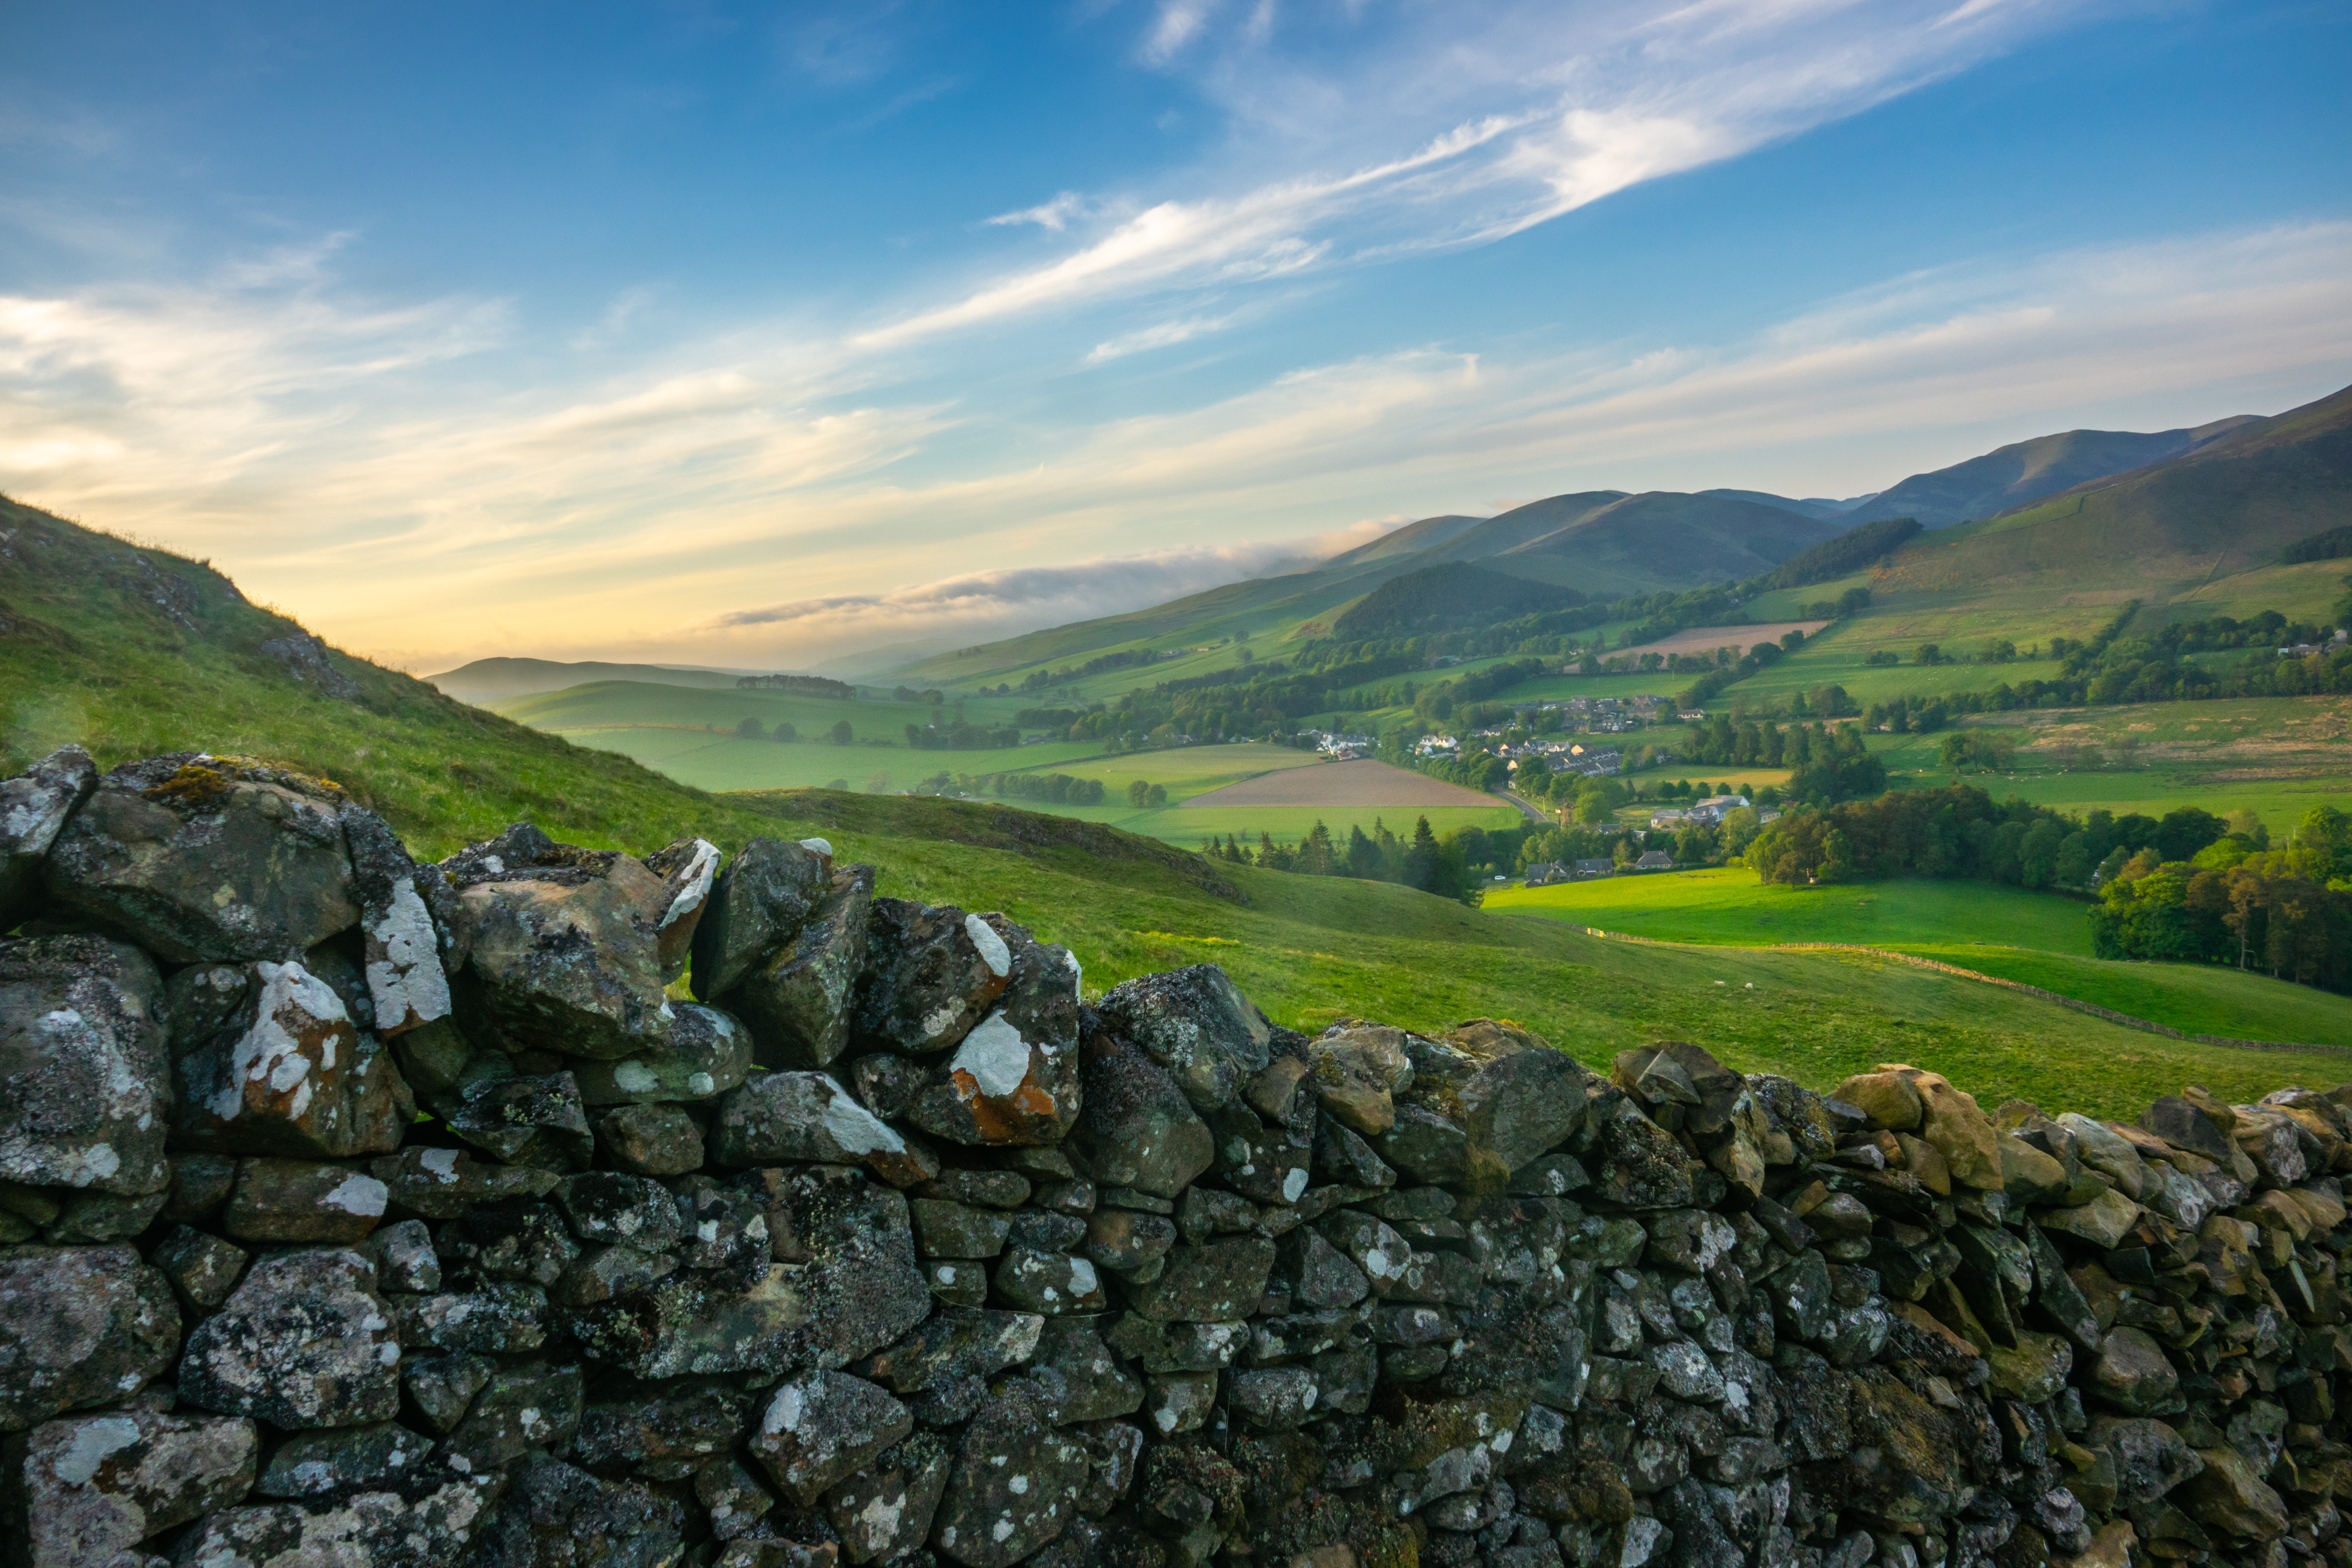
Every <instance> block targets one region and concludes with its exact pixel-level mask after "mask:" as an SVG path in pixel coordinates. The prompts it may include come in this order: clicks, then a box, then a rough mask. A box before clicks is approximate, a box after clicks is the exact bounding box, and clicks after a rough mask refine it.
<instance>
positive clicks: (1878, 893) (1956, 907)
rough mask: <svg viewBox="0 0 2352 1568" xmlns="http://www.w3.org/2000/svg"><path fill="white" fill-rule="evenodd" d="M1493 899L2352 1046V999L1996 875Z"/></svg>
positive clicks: (1527, 893)
mask: <svg viewBox="0 0 2352 1568" xmlns="http://www.w3.org/2000/svg"><path fill="white" fill-rule="evenodd" d="M1485 907H1486V908H1487V909H1489V910H1496V911H1497V912H1500V913H1513V914H1518V915H1521V916H1535V917H1538V918H1540V919H1544V920H1550V921H1568V922H1572V923H1574V924H1576V925H1580V926H1589V927H1594V928H1597V929H1599V930H1601V931H1618V932H1622V933H1624V934H1627V935H1631V936H1641V937H1648V938H1651V939H1652V940H1654V941H1660V942H1693V943H1705V944H1708V945H1723V946H1737V947H1770V946H1777V945H1780V944H1786V943H1797V942H1852V943H1855V944H1858V945H1862V946H1868V947H1882V948H1888V949H1892V950H1894V951H1895V952H1909V953H1916V954H1917V955H1919V956H1921V957H1924V958H1933V959H1936V960H1938V961H1940V962H1942V963H1951V964H1957V965H1958V966H1959V967H1961V968H1963V969H1973V970H1975V971H1977V972H1978V973H1983V974H1992V975H1998V976H2000V978H2002V979H2005V980H2015V981H2019V982H2021V983H2022V984H2028V985H2038V986H2041V987H2042V989H2044V990H2047V991H2054V992H2056V993H2058V994H2060V995H2062V996H2072V997H2074V998H2075V999H2077V1000H2079V1001H2084V1002H2090V1003H2093V1004H2095V1005H2098V1006H2102V1007H2109V1008H2112V1009H2114V1010H2115V1011H2116V1012H2118V1013H2123V1014H2126V1015H2128V1016H2132V1017H2135V1018H2146V1019H2147V1020H2149V1021H2150V1022H2152V1023H2158V1024H2162V1025H2165V1026H2167V1027H2169V1028H2175V1029H2179V1030H2182V1031H2184V1032H2186V1033H2189V1034H2202V1035H2222V1036H2227V1037H2232V1038H2237V1039H2253V1040H2282V1041H2287V1042H2292V1043H2295V1044H2305V1045H2329V1046H2352V997H2343V996H2335V995H2330V994H2327V993H2326V992H2323V991H2314V990H2312V989H2311V988H2310V987H2308V986H2302V985H2293V984H2287V983H2285V982H2284V981H2277V980H2273V979H2271V978H2269V977H2268V976H2266V975H2263V974H2252V973H2238V972H2237V971H2235V970H2227V969H2212V968H2207V967H2205V966H2203V965H2200V964H2185V963H2113V962H2109V961H2105V960H2101V959H2096V958H2094V957H2092V956H2091V930H2090V922H2089V921H2088V919H2087V918H2086V912H2087V906H2086V905H2084V904H2082V903H2079V902H2076V901H2074V900H2069V899H2063V898H2060V897H2057V896H2054V895H2052V894H2047V893H2029V892H2024V891H2021V890H2020V889H2014V888H2002V887H1996V886H1993V885H1991V884H1989V883H1984V882H1967V881H1950V882H1941V881H1924V880H1900V881H1888V882H1858V883H1853V884H1848V885H1845V886H1841V887H1834V888H1783V887H1775V886H1768V885H1765V884H1762V883H1759V881H1758V880H1757V879H1756V874H1755V873H1754V872H1752V871H1749V870H1747V869H1745V868H1738V867H1734V868H1728V869H1725V870H1714V871H1674V872H1666V873H1664V874H1661V875H1655V876H1646V877H1609V878H1604V879H1600V880H1597V881H1591V882H1576V883H1570V884H1568V885H1565V886H1561V887H1552V888H1534V889H1527V888H1512V889H1498V890H1496V891H1495V892H1491V893H1489V894H1487V895H1486V903H1485Z"/></svg>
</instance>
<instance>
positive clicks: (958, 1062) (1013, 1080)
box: [948, 931, 1029, 1098]
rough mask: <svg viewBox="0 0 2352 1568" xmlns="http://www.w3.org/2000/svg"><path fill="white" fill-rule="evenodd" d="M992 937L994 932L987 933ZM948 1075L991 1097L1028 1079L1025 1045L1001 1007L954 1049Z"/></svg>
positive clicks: (1008, 1090) (983, 1019)
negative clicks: (964, 1078)
mask: <svg viewBox="0 0 2352 1568" xmlns="http://www.w3.org/2000/svg"><path fill="white" fill-rule="evenodd" d="M989 934H990V935H991V936H994V935H995V934H996V933H995V932H994V931H990V932H989ZM948 1065H949V1070H950V1071H951V1072H966V1073H970V1074H971V1079H972V1081H973V1082H974V1083H976V1084H978V1085H979V1086H980V1092H981V1093H982V1094H984V1095H988V1096H990V1097H992V1098H994V1097H999V1096H1003V1095H1007V1094H1011V1093H1012V1092H1013V1090H1014V1089H1019V1088H1020V1087H1021V1082H1022V1080H1023V1079H1025V1078H1027V1077H1028V1076H1029V1042H1028V1041H1026V1040H1024V1039H1023V1038H1022V1037H1021V1031H1020V1030H1018V1029H1016V1028H1014V1027H1013V1024H1012V1021H1011V1020H1010V1019H1008V1018H1006V1017H1005V1016H1004V1011H1003V1008H999V1009H997V1010H996V1011H995V1012H993V1013H991V1014H990V1015H989V1016H987V1017H985V1018H982V1020H981V1021H980V1023H979V1025H978V1026H975V1027H974V1028H973V1030H972V1031H971V1034H969V1035H966V1036H965V1037H963V1044H962V1045H961V1046H959V1047H956V1054H955V1059H954V1060H953V1061H952V1062H950V1063H949V1064H948Z"/></svg>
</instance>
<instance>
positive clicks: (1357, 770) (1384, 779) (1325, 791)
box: [1182, 757, 1496, 810]
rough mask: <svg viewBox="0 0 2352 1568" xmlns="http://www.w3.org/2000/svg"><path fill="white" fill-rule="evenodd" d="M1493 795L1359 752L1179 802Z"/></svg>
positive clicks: (1320, 802)
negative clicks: (1353, 756)
mask: <svg viewBox="0 0 2352 1568" xmlns="http://www.w3.org/2000/svg"><path fill="white" fill-rule="evenodd" d="M1495 804H1496V798H1495V796H1493V795H1481V794H1480V793H1479V792H1478V791H1476V790H1475V789H1464V788H1463V787H1462V786H1461V785H1460V784H1446V783H1444V782H1443V781H1441V780H1438V779H1433V778H1431V777H1429V776H1428V775H1427V774H1424V773H1414V772H1413V771H1412V769H1410V768H1400V767H1392V766H1391V765H1390V764H1389V763H1376V762H1373V761H1372V760H1370V758H1368V757H1367V758H1362V759H1360V760H1358V761H1356V762H1352V763H1317V764H1316V765H1315V766H1313V767H1306V768H1285V769H1283V770H1282V771H1281V772H1280V773H1263V774H1260V775H1259V776H1258V777H1256V778H1254V779H1244V780H1243V781H1242V782H1241V783H1239V784H1227V785H1226V786H1225V787H1224V788H1223V789H1213V790H1211V791H1210V792H1209V793H1208V794H1206V795H1194V796H1193V797H1192V799H1190V800H1188V801H1185V802H1183V803H1182V805H1183V807H1184V808H1185V809H1188V810H1189V809H1191V808H1192V807H1195V806H1227V805H1314V806H1326V805H1331V806H1337V805H1399V806H1429V805H1495Z"/></svg>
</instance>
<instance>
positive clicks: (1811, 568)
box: [1754, 517, 1920, 591]
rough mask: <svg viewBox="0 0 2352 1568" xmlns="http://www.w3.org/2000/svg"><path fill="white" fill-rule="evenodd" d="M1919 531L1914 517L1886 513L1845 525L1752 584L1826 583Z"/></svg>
mask: <svg viewBox="0 0 2352 1568" xmlns="http://www.w3.org/2000/svg"><path fill="white" fill-rule="evenodd" d="M1919 531H1920V528H1919V520H1918V519H1917V518H1916V517H1890V518H1886V519H1884V520H1883V521H1878V522H1865V523H1864V524H1863V525H1862V526H1861V527H1860V528H1852V529H1848V530H1847V531H1845V532H1843V533H1841V534H1839V535H1838V536H1837V537H1836V538H1835V539H1828V540H1823V541H1822V542H1821V543H1819V544H1816V545H1814V546H1813V547H1812V548H1811V550H1802V551H1799V552H1797V553H1796V554H1794V555H1791V556H1790V557H1789V559H1787V560H1786V561H1783V562H1781V563H1780V565H1778V566H1776V567H1774V568H1773V569H1772V570H1771V571H1769V572H1767V573H1766V574H1764V575H1763V576H1761V577H1759V578H1758V579H1756V581H1755V584H1754V586H1755V587H1756V588H1757V589H1759V591H1760V590H1763V589H1768V588H1801V587H1804V586H1806V585H1808V584H1813V583H1827V582H1830V581H1832V579H1834V578H1839V577H1843V576H1845V575H1846V574H1849V573H1852V572H1859V571H1860V570H1862V568H1864V566H1867V565H1869V564H1870V563H1872V562H1874V561H1876V560H1879V559H1880V558H1881V557H1883V556H1887V555H1892V554H1894V553H1895V551H1897V550H1899V549H1901V548H1902V547H1903V546H1904V545H1906V544H1907V543H1909V542H1910V541H1911V539H1912V536H1913V535H1915V534H1916V533H1918V532H1919Z"/></svg>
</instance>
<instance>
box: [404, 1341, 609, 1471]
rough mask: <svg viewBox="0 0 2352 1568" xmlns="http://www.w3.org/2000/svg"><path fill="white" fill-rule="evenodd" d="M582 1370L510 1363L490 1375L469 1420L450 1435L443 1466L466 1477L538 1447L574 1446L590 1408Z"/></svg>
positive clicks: (470, 1408) (442, 1453) (442, 1454)
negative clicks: (583, 1418)
mask: <svg viewBox="0 0 2352 1568" xmlns="http://www.w3.org/2000/svg"><path fill="white" fill-rule="evenodd" d="M584 1391H585V1384H584V1383H583V1379H582V1377H581V1373H580V1369H579V1368H578V1367H576V1366H569V1365H550V1364H547V1363H541V1362H520V1363H515V1362H509V1363H505V1364H503V1365H501V1366H499V1368H498V1370H496V1371H495V1372H493V1373H490V1378H489V1381H488V1383H487V1384H484V1385H483V1388H482V1392H481V1393H480V1394H477V1395H476V1396H475V1398H474V1402H473V1404H472V1405H470V1406H468V1407H467V1411H466V1415H465V1419H463V1420H461V1421H459V1422H458V1423H457V1428H456V1430H454V1431H452V1432H451V1433H450V1434H449V1438H448V1441H447V1442H446V1443H445V1444H444V1445H443V1446H442V1447H441V1451H440V1454H439V1459H440V1462H441V1463H442V1464H445V1465H446V1466H448V1467H449V1468H451V1469H453V1470H456V1471H457V1472H458V1473H459V1474H461V1475H468V1474H470V1475H483V1474H486V1473H488V1471H491V1470H494V1469H497V1468H499V1467H501V1466H504V1465H509V1464H511V1463H513V1462H514V1461H515V1460H516V1459H519V1458H522V1457H523V1456H524V1455H526V1454H529V1453H530V1451H531V1450H533V1449H535V1448H536V1449H542V1450H554V1449H560V1448H562V1447H564V1446H565V1445H567V1444H569V1443H570V1442H571V1441H572V1438H573V1436H575V1435H576V1434H577V1433H578V1432H579V1430H580V1423H581V1419H582V1417H583V1414H584V1412H585V1392H584Z"/></svg>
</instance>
